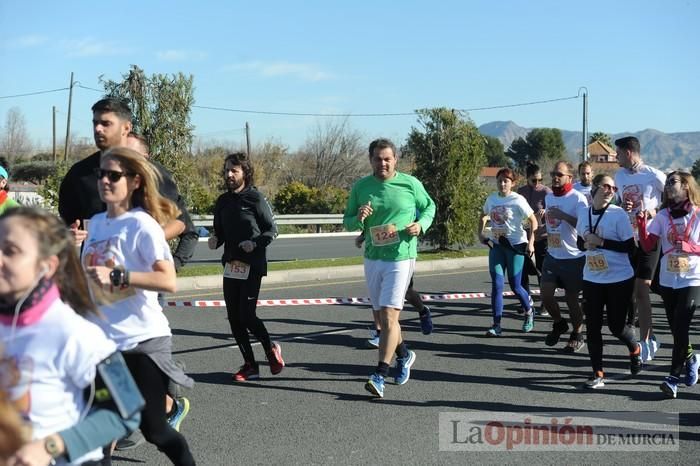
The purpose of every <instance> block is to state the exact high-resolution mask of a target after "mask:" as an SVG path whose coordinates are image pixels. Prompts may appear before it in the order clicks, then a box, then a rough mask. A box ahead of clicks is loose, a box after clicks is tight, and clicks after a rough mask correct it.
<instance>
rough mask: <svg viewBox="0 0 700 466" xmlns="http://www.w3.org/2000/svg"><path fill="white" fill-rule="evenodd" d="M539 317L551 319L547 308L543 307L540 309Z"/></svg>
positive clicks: (538, 311)
mask: <svg viewBox="0 0 700 466" xmlns="http://www.w3.org/2000/svg"><path fill="white" fill-rule="evenodd" d="M537 315H538V316H542V317H549V311H548V310H547V308H546V307H544V306H543V305H541V306H540V307H539V309H538V310H537Z"/></svg>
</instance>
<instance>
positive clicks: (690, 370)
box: [685, 354, 700, 387]
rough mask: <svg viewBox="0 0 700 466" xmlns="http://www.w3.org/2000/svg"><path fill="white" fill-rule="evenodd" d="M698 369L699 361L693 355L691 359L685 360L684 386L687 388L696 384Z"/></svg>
mask: <svg viewBox="0 0 700 466" xmlns="http://www.w3.org/2000/svg"><path fill="white" fill-rule="evenodd" d="M699 367H700V360H698V356H697V355H696V354H693V355H692V356H691V357H689V358H688V359H686V360H685V384H686V386H688V387H692V386H693V385H695V384H696V383H698V368H699Z"/></svg>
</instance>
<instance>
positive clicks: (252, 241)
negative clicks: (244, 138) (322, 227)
mask: <svg viewBox="0 0 700 466" xmlns="http://www.w3.org/2000/svg"><path fill="white" fill-rule="evenodd" d="M253 175H254V171H253V165H252V164H251V163H250V159H249V158H248V157H247V156H246V154H243V153H235V154H230V155H228V156H226V159H225V161H224V181H225V182H226V187H227V192H225V193H224V194H222V195H221V196H219V198H218V199H217V200H216V205H215V206H214V234H213V235H212V236H211V237H209V248H210V249H216V248H218V247H219V246H221V245H222V244H223V245H224V254H223V256H222V257H221V262H222V264H223V265H224V301H226V312H227V313H228V320H229V324H230V325H231V333H233V337H234V338H235V339H236V343H237V344H238V349H239V350H240V351H241V355H242V356H243V366H242V367H241V368H240V369H239V370H238V372H236V373H235V374H234V375H233V380H235V381H236V382H244V381H246V380H250V379H257V378H258V377H259V376H260V369H259V367H258V363H257V362H256V361H255V355H254V354H253V347H252V346H251V344H250V337H249V335H248V332H250V333H252V334H253V335H255V338H257V339H258V341H259V342H260V344H261V345H262V346H263V349H264V350H265V355H266V356H267V360H268V362H269V363H270V372H272V374H273V375H274V374H279V373H280V372H281V371H282V369H283V368H284V360H282V349H281V348H280V345H279V344H278V343H274V342H272V341H270V335H269V334H268V332H267V328H265V324H264V323H263V321H262V320H260V318H259V317H258V316H257V314H256V308H257V302H258V294H259V293H260V284H261V282H262V277H263V276H265V275H266V274H267V257H266V253H265V251H266V249H267V246H268V245H269V244H270V243H271V242H272V240H273V239H275V237H276V236H277V227H276V225H275V221H274V218H273V216H272V210H271V209H270V205H269V204H268V202H267V200H266V199H265V197H264V196H263V195H262V194H261V193H260V191H258V190H257V189H256V188H255V186H253Z"/></svg>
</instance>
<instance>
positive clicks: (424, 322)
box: [420, 306, 433, 335]
mask: <svg viewBox="0 0 700 466" xmlns="http://www.w3.org/2000/svg"><path fill="white" fill-rule="evenodd" d="M420 330H421V332H423V335H430V334H431V333H433V318H432V316H431V315H430V308H429V307H428V306H423V314H420Z"/></svg>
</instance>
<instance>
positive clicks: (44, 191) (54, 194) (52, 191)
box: [37, 160, 70, 210]
mask: <svg viewBox="0 0 700 466" xmlns="http://www.w3.org/2000/svg"><path fill="white" fill-rule="evenodd" d="M69 167H70V162H68V163H66V162H63V161H62V160H61V161H59V162H56V165H53V170H52V172H51V174H49V176H48V177H47V178H46V181H45V182H44V184H42V185H41V186H40V187H39V190H38V191H37V192H38V193H39V195H40V196H41V197H43V198H44V202H45V207H46V208H48V209H50V210H57V209H58V188H59V187H60V186H61V181H63V178H65V176H66V173H67V172H68V168H69Z"/></svg>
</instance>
